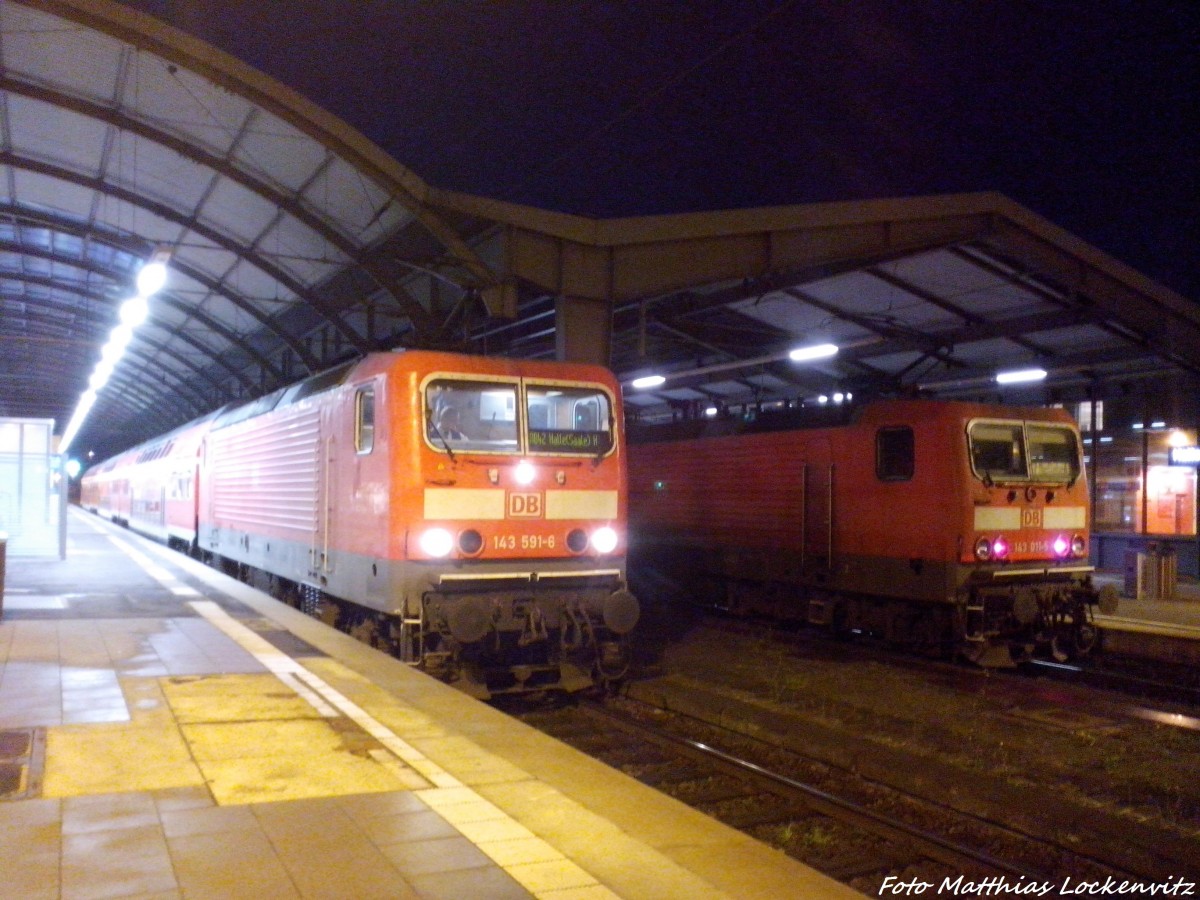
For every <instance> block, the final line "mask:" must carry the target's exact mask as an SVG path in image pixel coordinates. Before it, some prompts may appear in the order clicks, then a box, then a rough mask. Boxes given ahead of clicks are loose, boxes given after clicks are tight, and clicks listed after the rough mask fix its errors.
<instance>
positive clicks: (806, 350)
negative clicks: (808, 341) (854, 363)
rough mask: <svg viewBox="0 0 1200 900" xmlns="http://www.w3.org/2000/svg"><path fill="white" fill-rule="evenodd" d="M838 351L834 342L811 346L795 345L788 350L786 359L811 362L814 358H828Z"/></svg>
mask: <svg viewBox="0 0 1200 900" xmlns="http://www.w3.org/2000/svg"><path fill="white" fill-rule="evenodd" d="M837 352H838V348H837V345H836V344H815V345H813V346H811V347H797V348H796V349H795V350H790V351H788V359H790V360H791V361H792V362H811V361H813V360H814V359H828V358H829V357H830V356H835V355H836V354H837Z"/></svg>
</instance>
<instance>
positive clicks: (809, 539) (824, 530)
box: [802, 438, 834, 572]
mask: <svg viewBox="0 0 1200 900" xmlns="http://www.w3.org/2000/svg"><path fill="white" fill-rule="evenodd" d="M833 476H834V464H833V454H832V452H831V450H830V446H829V439H828V438H813V439H811V440H810V441H808V443H807V445H806V446H805V458H804V504H803V505H804V509H803V514H804V521H803V524H802V529H803V531H804V543H803V553H804V557H803V560H804V569H805V571H807V572H828V571H829V570H830V569H831V568H832V567H833Z"/></svg>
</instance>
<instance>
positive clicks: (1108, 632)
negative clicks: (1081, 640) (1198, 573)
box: [1096, 572, 1200, 665]
mask: <svg viewBox="0 0 1200 900" xmlns="http://www.w3.org/2000/svg"><path fill="white" fill-rule="evenodd" d="M1096 580H1097V581H1098V582H1099V583H1101V584H1106V583H1107V584H1113V585H1116V586H1117V588H1118V589H1121V588H1122V587H1123V585H1124V581H1123V576H1122V575H1121V574H1120V573H1115V572H1101V573H1098V574H1097V576H1096ZM1096 625H1097V626H1098V627H1099V629H1100V634H1101V640H1102V646H1103V648H1104V649H1105V650H1106V651H1107V652H1110V653H1120V654H1122V655H1126V656H1136V657H1141V658H1144V659H1151V660H1161V661H1164V662H1171V663H1186V664H1191V665H1200V585H1197V584H1195V583H1193V582H1191V581H1180V582H1179V583H1178V584H1176V585H1175V589H1174V592H1173V594H1172V596H1171V597H1170V598H1169V599H1154V600H1148V599H1139V598H1136V597H1129V596H1123V597H1121V600H1120V603H1119V604H1118V606H1117V610H1116V612H1115V613H1114V614H1113V615H1109V616H1105V615H1097V616H1096Z"/></svg>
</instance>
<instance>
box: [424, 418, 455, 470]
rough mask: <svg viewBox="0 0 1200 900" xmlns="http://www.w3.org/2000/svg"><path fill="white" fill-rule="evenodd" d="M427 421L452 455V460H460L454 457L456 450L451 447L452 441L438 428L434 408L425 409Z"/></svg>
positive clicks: (447, 451)
mask: <svg viewBox="0 0 1200 900" xmlns="http://www.w3.org/2000/svg"><path fill="white" fill-rule="evenodd" d="M425 421H426V423H427V424H428V425H429V427H430V428H431V429H432V430H433V433H434V435H436V436H437V439H438V440H439V441H441V442H442V447H443V448H444V449H445V451H446V453H447V454H448V455H449V456H450V462H457V461H458V460H456V459H455V458H454V451H453V450H451V449H450V442H449V441H447V440H446V438H445V436H444V435H443V434H442V432H441V431H440V430H439V429H438V427H437V423H436V422H435V421H433V410H431V409H426V410H425Z"/></svg>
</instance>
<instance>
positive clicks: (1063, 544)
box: [1052, 534, 1071, 557]
mask: <svg viewBox="0 0 1200 900" xmlns="http://www.w3.org/2000/svg"><path fill="white" fill-rule="evenodd" d="M1052 546H1053V548H1054V555H1055V556H1059V557H1062V556H1066V555H1067V552H1068V551H1069V550H1070V549H1071V542H1070V541H1068V540H1067V539H1066V536H1065V535H1061V534H1060V535H1059V536H1058V537H1056V538H1055V539H1054V544H1053V545H1052Z"/></svg>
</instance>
